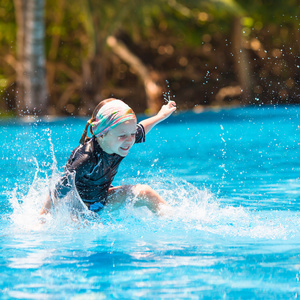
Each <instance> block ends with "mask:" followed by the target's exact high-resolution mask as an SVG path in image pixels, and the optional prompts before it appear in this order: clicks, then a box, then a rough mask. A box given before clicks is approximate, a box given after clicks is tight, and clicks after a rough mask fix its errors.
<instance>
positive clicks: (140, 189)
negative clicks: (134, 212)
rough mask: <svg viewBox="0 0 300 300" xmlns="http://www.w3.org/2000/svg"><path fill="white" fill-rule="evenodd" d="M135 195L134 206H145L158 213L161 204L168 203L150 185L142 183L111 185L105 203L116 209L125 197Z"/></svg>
mask: <svg viewBox="0 0 300 300" xmlns="http://www.w3.org/2000/svg"><path fill="white" fill-rule="evenodd" d="M133 197H136V198H137V201H136V203H135V206H137V207H140V206H147V207H148V209H149V210H151V211H152V212H154V213H159V210H160V207H161V205H168V203H167V202H166V201H165V200H164V199H163V198H162V197H161V196H159V194H158V193H157V192H155V191H154V190H153V189H152V188H151V187H150V186H148V185H144V184H137V185H124V186H118V187H112V188H110V189H109V190H108V199H107V205H108V206H110V207H111V208H112V209H116V208H118V207H120V206H121V204H122V203H123V202H124V201H125V200H126V198H133Z"/></svg>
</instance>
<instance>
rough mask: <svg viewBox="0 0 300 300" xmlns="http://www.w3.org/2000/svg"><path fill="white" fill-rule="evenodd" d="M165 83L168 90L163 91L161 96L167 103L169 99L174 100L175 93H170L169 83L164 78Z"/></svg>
mask: <svg viewBox="0 0 300 300" xmlns="http://www.w3.org/2000/svg"><path fill="white" fill-rule="evenodd" d="M166 83H167V88H168V92H163V97H164V100H165V101H166V102H167V103H169V102H171V101H174V98H175V95H172V94H171V89H170V83H169V81H168V80H166Z"/></svg>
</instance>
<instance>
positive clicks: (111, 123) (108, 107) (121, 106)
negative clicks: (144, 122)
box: [91, 100, 136, 137]
mask: <svg viewBox="0 0 300 300" xmlns="http://www.w3.org/2000/svg"><path fill="white" fill-rule="evenodd" d="M133 119H136V116H135V114H134V112H133V110H132V109H131V108H130V107H129V106H128V105H127V104H125V103H124V102H123V101H121V100H113V101H110V102H108V103H106V104H104V105H103V106H102V107H101V109H100V110H99V111H98V113H97V115H96V118H95V120H94V121H93V122H91V126H92V131H93V133H94V135H95V136H97V137H99V136H101V135H103V134H105V133H106V132H108V131H109V130H110V129H112V128H114V127H116V126H118V125H119V124H121V123H123V122H126V121H128V120H133Z"/></svg>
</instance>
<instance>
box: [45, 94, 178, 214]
mask: <svg viewBox="0 0 300 300" xmlns="http://www.w3.org/2000/svg"><path fill="white" fill-rule="evenodd" d="M175 110H176V104H175V102H174V101H171V102H169V103H168V104H167V105H163V106H162V108H161V110H160V111H159V112H158V114H157V115H156V116H153V117H151V118H148V119H145V120H143V121H141V122H140V123H139V124H137V120H136V116H135V114H134V112H133V111H132V109H131V108H130V107H129V106H128V105H127V104H125V103H124V102H123V101H121V100H117V99H114V98H110V99H106V100H103V101H102V102H100V103H99V104H98V106H97V107H96V108H95V110H94V112H93V115H92V118H91V119H90V120H88V122H87V125H86V127H85V130H84V132H83V135H82V137H81V140H80V145H79V146H78V147H77V148H76V149H74V151H73V152H72V154H71V156H70V158H69V159H68V161H67V164H66V166H65V174H64V176H63V177H62V178H61V180H60V181H59V183H58V184H57V185H56V188H55V190H54V191H53V192H52V193H51V195H50V196H49V197H48V198H47V200H46V202H45V204H44V206H43V208H42V210H41V214H46V213H48V212H49V211H50V208H51V203H52V201H51V198H52V199H53V198H54V199H61V198H63V197H64V196H66V195H67V193H68V192H69V191H70V190H71V189H72V184H71V183H72V180H74V178H75V186H76V189H77V191H78V194H79V195H80V197H81V199H82V201H83V202H84V203H85V205H86V206H87V208H88V209H89V210H91V211H93V212H98V211H100V210H101V209H102V208H103V207H104V206H106V205H110V206H115V205H116V204H117V205H118V204H119V205H120V204H121V203H122V202H123V201H124V200H125V199H126V198H127V197H136V198H137V199H138V201H137V202H136V203H135V205H137V206H147V207H148V208H149V209H150V210H151V211H152V212H155V213H158V212H159V209H160V207H161V205H167V203H166V202H165V201H164V200H163V199H162V198H161V197H160V196H159V195H158V194H157V193H156V192H155V191H154V190H153V189H152V188H151V187H149V186H148V185H141V184H137V185H122V186H117V187H112V185H111V183H112V181H113V179H114V177H115V175H116V174H117V171H118V167H119V164H120V163H121V161H122V160H123V158H125V156H126V155H127V154H128V152H129V150H130V148H131V147H132V146H133V144H134V143H142V142H144V141H145V135H146V134H147V133H148V132H149V131H150V130H151V129H152V128H153V127H154V126H155V125H156V124H158V123H159V122H161V121H163V120H165V119H166V118H168V117H169V116H170V115H171V114H172V113H173V112H174V111H175ZM89 126H90V132H91V134H92V138H88V137H87V130H88V127H89Z"/></svg>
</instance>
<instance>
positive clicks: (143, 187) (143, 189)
mask: <svg viewBox="0 0 300 300" xmlns="http://www.w3.org/2000/svg"><path fill="white" fill-rule="evenodd" d="M154 193H155V192H154V190H153V189H152V188H151V187H150V186H149V185H147V184H137V185H136V186H135V187H134V194H135V195H136V196H138V197H142V196H143V197H149V196H151V195H153V194H154Z"/></svg>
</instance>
